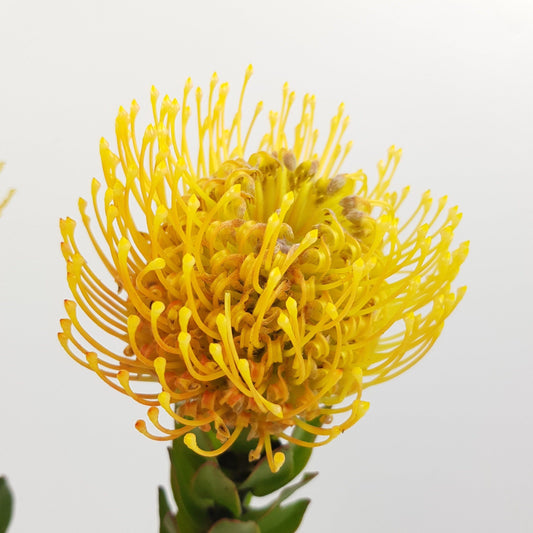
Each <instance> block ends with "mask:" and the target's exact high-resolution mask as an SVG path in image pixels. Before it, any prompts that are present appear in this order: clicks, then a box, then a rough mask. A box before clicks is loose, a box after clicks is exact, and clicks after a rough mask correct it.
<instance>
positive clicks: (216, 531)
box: [208, 518, 262, 533]
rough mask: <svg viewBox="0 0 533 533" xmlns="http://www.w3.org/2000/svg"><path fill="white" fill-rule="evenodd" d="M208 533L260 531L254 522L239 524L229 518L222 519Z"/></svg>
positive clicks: (260, 532)
mask: <svg viewBox="0 0 533 533" xmlns="http://www.w3.org/2000/svg"><path fill="white" fill-rule="evenodd" d="M208 533H262V530H261V529H259V526H258V525H257V524H256V523H255V522H241V521H239V520H233V519H231V518H223V519H222V520H219V521H218V522H217V523H216V524H215V525H214V526H213V527H212V528H211V529H210V530H209V531H208Z"/></svg>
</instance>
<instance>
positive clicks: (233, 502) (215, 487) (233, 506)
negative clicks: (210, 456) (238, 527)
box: [191, 461, 242, 517]
mask: <svg viewBox="0 0 533 533" xmlns="http://www.w3.org/2000/svg"><path fill="white" fill-rule="evenodd" d="M191 487H192V490H193V491H194V492H195V493H196V494H197V495H198V496H200V498H206V499H208V500H210V501H211V502H214V503H216V504H218V505H221V506H222V507H225V508H226V509H228V510H229V511H230V512H231V514H232V515H233V516H235V517H237V516H240V514H241V512H242V511H241V500H240V498H239V493H238V491H237V487H236V486H235V483H233V481H232V480H231V479H230V478H229V477H228V476H226V474H224V472H222V470H221V468H220V465H219V464H218V463H217V462H216V461H208V462H206V463H204V464H203V465H202V466H201V467H200V468H199V469H198V470H197V471H196V474H195V475H194V476H193V478H192V484H191Z"/></svg>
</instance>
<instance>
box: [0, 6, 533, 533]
mask: <svg viewBox="0 0 533 533" xmlns="http://www.w3.org/2000/svg"><path fill="white" fill-rule="evenodd" d="M0 21H1V22H2V23H1V29H0V80H1V82H0V160H3V161H6V167H5V168H4V171H3V172H2V173H1V174H0V193H1V192H2V191H7V189H8V187H16V189H17V193H16V196H15V197H14V198H13V200H12V202H11V204H10V205H9V206H8V208H7V210H6V211H5V212H4V215H3V216H2V218H1V220H0V243H1V244H0V250H1V261H0V302H1V306H0V339H1V347H0V361H1V363H0V473H5V474H7V475H8V476H9V480H10V483H11V486H12V487H13V489H14V491H15V494H16V514H15V518H14V523H13V526H12V529H11V531H12V532H13V533H25V532H29V531H46V532H48V531H50V532H60V533H63V532H72V531H75V532H77V533H85V532H87V533H89V532H95V531H102V532H108V531H109V532H111V531H114V532H117V531H118V532H125V533H137V532H139V533H141V532H142V533H146V532H150V531H154V532H155V531H157V510H156V488H157V485H158V484H163V485H165V486H167V485H168V473H167V459H166V454H165V446H164V445H160V444H158V443H154V442H151V441H149V440H148V439H145V438H144V437H142V436H141V435H140V434H139V433H137V432H136V431H135V429H134V427H133V424H134V422H135V420H136V419H137V418H139V417H144V414H145V413H144V409H143V408H142V407H139V406H137V405H135V404H134V403H133V402H131V401H130V400H128V399H127V398H126V397H122V396H120V395H118V394H117V393H115V392H114V391H112V390H110V389H109V388H108V387H107V386H105V385H104V384H103V383H102V382H100V381H99V380H98V378H97V377H96V376H94V375H93V374H92V373H90V372H88V371H85V370H84V369H83V368H81V367H79V366H77V365H76V364H74V363H73V362H72V361H71V360H70V359H69V358H68V357H67V356H66V354H64V353H63V352H62V350H61V348H60V347H59V345H58V343H57V341H56V331H57V330H58V327H59V326H58V320H59V318H60V317H62V316H64V314H65V313H64V311H63V309H62V301H63V299H64V298H65V297H67V296H68V291H67V286H66V282H65V267H64V264H63V260H62V258H61V255H60V251H59V240H60V237H59V231H58V218H59V217H63V216H67V215H69V216H73V217H75V216H77V215H76V213H77V210H76V203H77V198H78V196H88V194H89V191H90V179H91V178H92V177H93V176H95V177H101V172H100V163H99V156H98V142H99V138H100V137H101V136H106V137H107V138H110V139H111V138H112V135H113V128H114V117H115V114H116V111H117V109H118V106H119V105H121V104H123V105H129V102H130V101H131V99H132V98H137V99H138V101H139V103H140V104H141V106H148V105H149V90H150V86H151V85H152V84H155V85H156V86H157V87H158V88H159V89H160V91H161V92H162V93H163V94H164V93H169V94H171V95H176V96H178V97H179V96H180V95H181V91H182V87H183V84H184V82H185V80H186V78H187V77H188V76H191V77H192V78H193V81H195V82H196V83H200V84H202V85H203V86H204V87H206V86H207V84H208V80H209V77H210V75H211V73H212V72H213V71H214V70H216V71H217V72H218V73H219V76H220V78H221V79H223V80H228V81H230V83H231V84H232V87H233V89H234V91H235V92H236V91H237V89H238V87H239V85H240V83H241V80H242V76H243V73H244V70H245V68H246V66H247V65H248V64H249V63H253V65H254V67H255V75H254V77H253V78H252V82H251V85H250V90H249V94H248V102H249V103H250V104H251V103H254V102H255V101H256V100H258V99H264V100H265V104H266V107H267V108H268V107H276V106H278V105H279V101H280V95H281V86H282V84H283V82H284V81H289V82H290V83H291V86H292V88H293V89H294V90H296V92H297V94H298V96H300V97H301V96H303V94H304V93H305V92H313V93H315V94H316V95H317V101H318V111H317V117H318V124H319V126H322V130H325V129H326V128H327V127H328V124H329V118H330V116H332V115H333V114H334V112H335V110H336V106H337V104H338V103H339V102H340V101H344V102H345V104H346V109H347V111H348V113H349V114H350V116H351V117H352V122H351V125H350V126H349V129H348V137H349V138H352V139H353V140H354V141H355V144H354V150H353V152H352V154H351V156H350V158H349V160H348V161H347V163H346V165H345V168H347V169H348V168H349V169H353V170H356V169H358V168H361V167H362V168H364V169H365V170H366V171H367V173H368V174H369V175H370V176H372V175H375V174H374V171H375V164H376V162H377V161H378V159H380V158H382V157H384V155H385V153H386V149H387V148H388V146H389V145H390V144H396V145H399V146H402V147H403V148H404V158H403V160H402V163H401V165H400V167H399V170H398V173H397V175H396V178H395V179H396V182H395V183H396V186H397V187H398V188H401V187H403V186H404V185H406V184H411V186H412V190H413V192H414V194H422V192H423V191H425V190H426V189H427V188H431V189H432V191H433V192H434V194H435V195H436V196H441V195H443V194H448V195H449V198H450V202H451V204H452V205H453V204H458V205H459V206H460V209H461V210H462V211H463V212H464V218H463V221H462V223H461V225H460V227H459V229H458V232H457V242H460V241H461V240H465V239H470V240H471V252H470V256H469V258H468V260H467V263H466V264H465V266H464V268H463V270H462V273H461V275H460V279H459V283H458V285H459V284H465V283H466V284H468V286H469V289H468V292H467V295H466V297H465V299H464V301H463V302H462V303H461V305H460V306H459V308H458V309H457V311H456V312H455V313H454V315H453V316H452V317H451V319H450V320H449V321H448V323H447V325H446V328H445V330H444V333H443V335H442V337H441V339H440V340H439V341H438V343H437V345H436V346H435V348H434V349H433V350H432V352H431V353H430V355H429V356H427V358H426V359H425V360H424V361H423V362H421V363H420V364H419V365H418V366H416V367H415V368H414V369H412V370H411V371H410V372H409V373H407V374H405V375H403V376H402V377H400V378H398V379H396V380H394V381H393V382H390V383H387V384H384V385H382V386H380V387H377V388H375V389H372V390H369V391H368V392H367V394H366V399H369V400H370V401H371V408H370V411H369V412H368V413H367V415H366V416H365V418H364V419H363V420H362V421H361V422H360V423H359V424H357V425H356V427H354V428H353V429H351V430H350V431H348V432H347V433H345V434H344V435H342V436H341V437H339V438H338V439H337V440H336V441H335V442H334V443H332V444H331V445H329V446H326V447H324V448H321V449H319V450H317V451H316V453H315V455H314V457H313V459H312V462H311V465H310V468H311V469H314V470H318V471H319V472H320V476H319V477H318V478H317V479H316V480H314V481H313V482H312V483H311V484H310V485H308V486H307V487H305V489H302V491H301V492H302V495H308V496H310V497H312V500H313V501H312V504H311V507H310V509H309V511H308V513H307V515H306V518H305V520H304V523H303V525H302V528H301V531H302V532H305V533H319V532H322V531H325V530H329V531H364V532H365V533H378V532H379V533H382V532H386V533H389V532H394V533H396V532H399V533H402V532H405V533H407V532H409V533H419V532H420V533H422V532H424V533H426V532H438V533H440V532H442V533H444V532H446V533H449V532H455V531H457V532H472V531H483V532H484V533H492V532H494V533H500V532H502V531H509V532H527V531H532V530H533V516H532V510H531V501H532V498H533V465H532V458H531V450H532V449H533V433H532V418H533V417H532V414H531V409H532V394H531V389H532V386H531V378H532V376H533V346H532V341H531V327H532V318H533V313H532V297H533V291H532V278H531V272H532V270H533V269H532V266H533V264H532V263H533V255H532V245H533V231H532V228H533V216H532V208H531V206H532V202H533V187H532V178H533V175H532V174H533V173H532V164H531V153H532V146H533V127H532V123H533V106H532V104H531V95H532V94H533V67H532V63H531V58H532V55H533V38H532V35H533V6H532V4H531V2H529V1H523V2H521V1H518V0H508V1H506V2H503V1H496V0H490V1H488V0H485V1H474V0H462V1H459V0H455V1H448V2H442V1H432V0H425V1H421V0H420V1H416V0H404V1H403V2H393V1H391V0H387V1H381V0H375V1H365V2H362V1H355V2H354V1H350V2H345V1H335V2H334V1H332V2H317V1H311V0H307V1H300V0H293V1H291V2H280V1H277V0H274V1H271V2H255V1H225V2H214V1H212V2H207V1H205V2H195V1H193V0H189V1H187V2H184V1H178V0H173V1H170V0H153V1H151V2H141V1H139V0H133V1H129V2H125V1H122V2H120V1H117V0H106V1H104V0H91V1H90V2H89V1H88V2H83V3H82V2H68V1H67V0H47V1H46V2H38V1H36V0H31V1H22V0H2V2H1V3H0ZM0 196H1V194H0Z"/></svg>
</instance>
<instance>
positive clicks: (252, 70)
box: [246, 64, 254, 79]
mask: <svg viewBox="0 0 533 533" xmlns="http://www.w3.org/2000/svg"><path fill="white" fill-rule="evenodd" d="M253 73H254V67H253V66H252V64H250V65H248V67H247V68H246V78H247V79H250V76H251V75H252V74H253Z"/></svg>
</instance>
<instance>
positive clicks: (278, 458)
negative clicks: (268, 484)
mask: <svg viewBox="0 0 533 533" xmlns="http://www.w3.org/2000/svg"><path fill="white" fill-rule="evenodd" d="M284 463H285V454H284V453H283V452H276V453H275V454H274V473H275V472H279V469H280V468H281V467H282V466H283V464H284Z"/></svg>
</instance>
